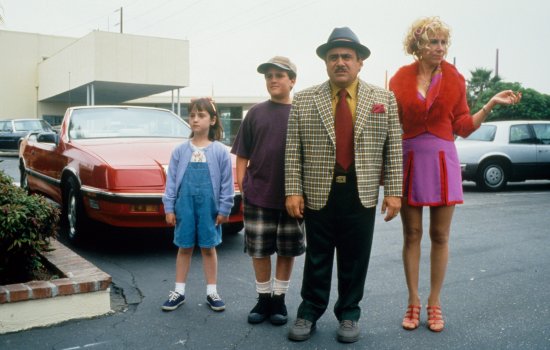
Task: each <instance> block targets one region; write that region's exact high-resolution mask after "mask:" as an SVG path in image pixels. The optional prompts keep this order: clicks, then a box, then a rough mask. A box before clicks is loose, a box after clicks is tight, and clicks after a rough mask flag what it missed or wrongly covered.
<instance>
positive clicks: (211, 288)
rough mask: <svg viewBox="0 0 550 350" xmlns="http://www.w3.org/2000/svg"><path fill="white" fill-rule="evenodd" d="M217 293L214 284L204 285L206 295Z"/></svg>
mask: <svg viewBox="0 0 550 350" xmlns="http://www.w3.org/2000/svg"><path fill="white" fill-rule="evenodd" d="M212 294H218V290H217V288H216V285H215V284H207V285H206V295H212Z"/></svg>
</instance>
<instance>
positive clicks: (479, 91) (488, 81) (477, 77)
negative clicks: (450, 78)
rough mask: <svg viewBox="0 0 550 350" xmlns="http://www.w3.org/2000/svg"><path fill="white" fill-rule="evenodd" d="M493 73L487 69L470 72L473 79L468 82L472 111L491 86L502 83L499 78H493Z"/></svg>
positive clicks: (468, 96) (469, 103) (469, 104)
mask: <svg viewBox="0 0 550 350" xmlns="http://www.w3.org/2000/svg"><path fill="white" fill-rule="evenodd" d="M492 73H493V71H492V70H490V69H485V68H476V69H475V70H473V71H470V74H471V75H472V77H471V78H470V79H469V80H468V89H467V99H468V106H470V109H472V108H473V107H474V106H476V105H477V104H478V102H479V99H480V97H481V95H483V93H484V92H485V91H486V90H487V89H490V88H491V86H493V85H494V84H496V83H498V82H499V81H500V77H499V76H494V77H491V75H492Z"/></svg>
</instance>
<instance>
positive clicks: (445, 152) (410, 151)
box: [403, 133, 464, 206]
mask: <svg viewBox="0 0 550 350" xmlns="http://www.w3.org/2000/svg"><path fill="white" fill-rule="evenodd" d="M403 197H404V198H407V202H408V204H409V205H413V206H442V205H447V206H448V205H454V204H461V203H463V202H464V195H463V193H462V174H461V173H460V161H459V160H458V154H457V152H456V147H455V144H454V142H453V141H447V140H443V139H441V138H439V137H437V136H435V135H433V134H430V133H424V134H421V135H418V136H416V137H414V138H411V139H405V140H403Z"/></svg>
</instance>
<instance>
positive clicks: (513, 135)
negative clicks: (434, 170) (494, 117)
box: [456, 120, 550, 191]
mask: <svg viewBox="0 0 550 350" xmlns="http://www.w3.org/2000/svg"><path fill="white" fill-rule="evenodd" d="M456 148H457V150H458V157H459V159H460V166H461V168H462V179H463V180H470V181H475V182H476V185H477V186H478V187H479V188H481V189H483V190H486V191H499V190H502V189H503V188H504V187H505V186H506V184H507V182H508V181H512V182H513V181H525V180H537V179H539V180H540V179H544V180H546V179H548V180H550V121H534V120H513V121H496V122H487V123H483V124H482V125H481V126H480V128H479V129H478V130H476V131H475V132H474V133H472V134H471V135H470V136H468V137H467V138H465V139H464V138H461V137H459V138H457V139H456Z"/></svg>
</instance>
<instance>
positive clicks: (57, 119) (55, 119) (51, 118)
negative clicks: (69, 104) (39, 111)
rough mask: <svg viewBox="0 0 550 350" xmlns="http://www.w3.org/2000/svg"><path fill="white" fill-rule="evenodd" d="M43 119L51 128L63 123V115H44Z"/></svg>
mask: <svg viewBox="0 0 550 350" xmlns="http://www.w3.org/2000/svg"><path fill="white" fill-rule="evenodd" d="M42 119H44V120H45V121H47V122H48V124H50V125H51V126H56V125H61V122H62V121H63V116H62V115H46V114H45V115H43V116H42Z"/></svg>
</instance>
